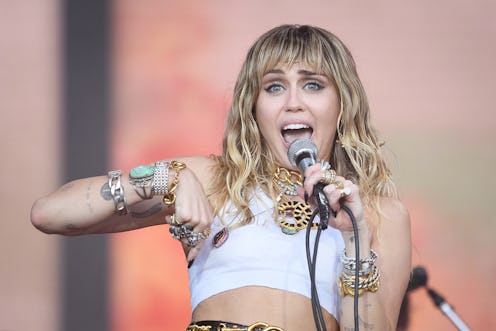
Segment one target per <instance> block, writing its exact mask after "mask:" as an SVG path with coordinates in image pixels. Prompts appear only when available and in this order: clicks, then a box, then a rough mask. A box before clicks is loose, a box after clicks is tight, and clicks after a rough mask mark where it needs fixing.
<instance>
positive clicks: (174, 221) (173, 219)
mask: <svg viewBox="0 0 496 331" xmlns="http://www.w3.org/2000/svg"><path fill="white" fill-rule="evenodd" d="M171 224H172V225H182V224H183V223H182V222H181V221H180V220H179V217H176V214H175V213H174V214H172V217H171Z"/></svg>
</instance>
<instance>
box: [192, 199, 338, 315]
mask: <svg viewBox="0 0 496 331" xmlns="http://www.w3.org/2000/svg"><path fill="white" fill-rule="evenodd" d="M257 194H258V198H252V199H251V201H250V209H251V211H252V213H253V215H254V216H255V218H254V220H253V222H252V223H250V224H248V225H243V226H241V227H238V228H236V229H234V230H233V231H231V232H230V233H229V238H228V239H227V241H226V242H224V244H223V245H222V246H220V247H218V248H215V247H214V246H213V244H212V238H213V236H214V235H215V234H216V233H217V232H218V231H220V230H221V229H222V228H223V224H222V223H221V221H220V219H219V218H218V217H216V218H215V219H214V222H213V224H212V232H211V234H210V236H209V238H207V239H206V240H205V243H204V244H203V246H202V247H201V249H200V252H199V254H198V256H197V257H196V259H195V261H194V263H193V264H192V265H191V267H190V268H189V269H188V272H189V287H190V291H191V306H192V309H193V310H194V309H195V307H196V306H197V305H198V304H199V303H200V302H202V301H203V300H205V299H207V298H209V297H210V296H213V295H215V294H218V293H220V292H223V291H227V290H231V289H235V288H239V287H243V286H266V287H271V288H275V289H280V290H285V291H290V292H295V293H299V294H302V295H304V296H306V297H308V298H310V297H311V292H310V277H309V273H308V265H307V258H306V251H305V232H306V230H305V229H304V230H302V231H300V232H298V233H296V234H294V235H286V234H284V233H282V231H281V228H280V226H279V224H277V223H276V222H275V221H274V217H273V215H274V213H273V203H272V200H271V199H270V198H269V197H267V195H266V194H265V193H264V192H262V191H261V190H258V191H257ZM233 212H234V211H233V210H232V209H231V210H228V209H224V211H223V213H222V215H223V219H224V224H229V222H231V221H232V218H230V217H229V214H233ZM317 217H318V216H317ZM232 224H233V223H232ZM315 234H316V231H315V230H312V231H311V236H310V243H311V247H312V248H313V243H314V240H315ZM343 248H344V242H343V239H342V237H341V234H340V233H339V231H338V230H336V229H334V228H332V227H328V228H327V229H326V230H323V231H322V233H321V236H320V243H319V248H318V257H317V267H316V280H317V282H316V283H317V293H318V295H319V300H320V304H321V306H322V307H323V308H324V309H325V310H327V311H328V312H329V313H331V314H332V315H333V316H334V317H335V318H336V320H338V321H339V316H338V311H339V304H340V298H339V295H338V288H337V275H339V272H340V263H339V255H340V254H341V252H342V251H343Z"/></svg>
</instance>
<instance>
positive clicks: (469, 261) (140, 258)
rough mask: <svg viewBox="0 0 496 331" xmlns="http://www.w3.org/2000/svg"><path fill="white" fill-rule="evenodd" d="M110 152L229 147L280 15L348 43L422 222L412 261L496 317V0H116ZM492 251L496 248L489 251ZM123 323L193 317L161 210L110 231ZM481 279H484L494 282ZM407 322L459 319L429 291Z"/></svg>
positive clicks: (478, 318)
mask: <svg viewBox="0 0 496 331" xmlns="http://www.w3.org/2000/svg"><path fill="white" fill-rule="evenodd" d="M113 4H114V9H113V21H114V38H113V42H114V45H113V54H114V55H113V64H114V78H113V86H114V87H115V90H114V107H115V109H114V115H113V121H112V123H113V130H112V151H113V158H112V160H113V161H112V162H113V166H112V168H121V169H125V170H129V169H131V168H132V167H134V166H135V165H138V164H144V163H149V162H153V161H155V160H158V159H162V158H167V157H173V156H178V155H192V154H210V153H219V152H220V145H221V137H222V133H223V128H224V121H225V114H226V112H227V108H228V106H229V101H230V98H231V92H232V88H233V85H234V81H235V78H236V76H237V72H238V70H239V68H240V65H241V62H242V60H243V57H244V54H245V53H246V51H247V49H248V47H249V46H250V44H251V42H253V41H254V40H255V39H256V38H257V37H258V36H259V35H260V34H261V33H263V32H265V31H266V30H267V29H269V28H271V27H273V26H276V25H279V24H282V23H299V24H312V25H320V26H323V27H325V28H328V29H329V30H331V31H333V32H335V33H336V34H337V35H338V36H340V37H341V38H342V39H343V40H344V41H345V42H346V43H347V44H348V45H349V47H350V49H351V51H352V53H353V54H354V56H355V59H356V61H357V64H358V69H359V72H360V75H361V77H362V80H363V82H364V84H365V87H366V90H367V91H368V94H369V98H370V103H371V107H372V112H373V119H374V121H375V123H376V126H377V127H378V128H379V129H380V131H381V132H382V133H383V136H384V138H385V139H386V142H387V143H388V147H389V148H390V149H391V150H392V151H393V155H394V156H393V157H392V158H391V159H392V162H393V171H394V173H395V174H396V178H397V182H398V184H399V187H400V191H401V193H402V197H403V200H404V201H405V202H406V204H407V205H408V207H409V209H410V211H411V216H412V226H413V229H412V230H413V240H414V256H413V258H414V265H417V264H422V265H424V266H426V268H427V270H428V272H429V285H430V286H431V287H433V288H435V289H437V290H438V291H439V292H440V293H441V294H443V295H444V296H446V298H447V299H448V301H449V302H450V303H452V304H453V305H454V306H455V307H456V309H457V311H458V313H459V314H460V316H462V318H463V319H464V320H465V321H466V322H467V323H468V324H469V325H470V326H471V327H473V328H474V329H484V330H489V329H494V328H495V327H496V322H495V320H494V318H492V315H491V314H492V308H494V303H493V300H492V297H491V296H490V293H491V292H492V293H494V286H493V285H492V284H493V282H492V280H493V279H494V278H495V276H496V262H495V259H494V258H493V257H492V254H493V253H494V251H495V247H496V246H495V245H494V243H493V240H492V233H494V230H495V225H494V224H495V222H492V221H493V220H494V216H493V214H492V212H491V210H490V209H491V208H490V207H491V206H493V205H494V202H495V201H494V194H493V193H492V187H494V185H495V184H496V181H495V176H494V175H493V174H492V173H493V170H492V169H491V168H489V167H490V165H491V164H494V162H495V161H496V155H495V152H494V148H493V147H492V146H491V145H492V142H493V141H494V138H495V135H496V134H495V130H494V129H495V128H496V124H495V123H496V121H495V115H494V114H495V112H494V111H493V107H494V106H493V104H492V103H491V101H492V100H491V97H492V94H494V86H495V83H496V81H495V78H494V77H496V72H495V71H496V70H495V66H494V65H493V60H494V59H495V58H496V46H495V44H494V40H495V39H494V37H495V31H496V25H495V22H496V19H495V17H494V16H495V13H496V6H495V5H494V4H492V3H490V2H486V1H475V2H472V3H471V5H470V6H468V5H466V4H465V2H463V1H447V0H444V1H438V2H436V4H433V3H431V2H428V1H421V2H415V3H396V2H393V1H381V2H374V4H369V3H361V4H356V3H355V4H354V3H333V2H332V1H317V0H312V1H305V2H302V1H282V0H276V1H249V2H242V3H236V2H234V1H227V0H225V1H216V2H201V1H172V0H171V1H159V0H146V1H139V2H138V1H133V0H115V1H113ZM490 256H491V257H490ZM111 270H112V274H111V284H112V288H111V298H112V329H113V330H114V331H135V330H149V331H155V330H156V331H158V330H160V331H163V330H173V331H174V330H184V327H185V326H186V325H187V324H188V322H189V318H190V313H191V311H190V308H189V294H188V287H187V273H186V261H185V259H184V257H183V255H182V252H181V250H180V247H179V245H178V243H177V242H175V241H174V240H172V239H171V238H170V236H169V234H168V229H167V227H166V226H159V227H153V228H149V229H143V230H139V231H135V232H131V233H123V234H116V235H112V266H111ZM484 286H487V287H489V290H488V289H487V288H485V287H484ZM411 299H412V302H411V313H410V322H411V323H410V325H411V326H410V330H451V329H453V330H454V327H453V326H451V323H450V322H449V321H448V320H447V319H446V318H445V317H444V316H442V314H441V312H439V311H438V310H436V309H435V308H434V306H433V305H432V303H431V302H430V301H429V300H428V299H427V296H426V294H425V292H424V291H423V290H421V289H419V290H416V291H415V292H413V293H412V295H411Z"/></svg>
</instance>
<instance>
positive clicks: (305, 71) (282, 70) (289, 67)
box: [263, 62, 327, 77]
mask: <svg viewBox="0 0 496 331" xmlns="http://www.w3.org/2000/svg"><path fill="white" fill-rule="evenodd" d="M288 73H296V74H298V75H303V76H325V77H327V75H325V74H324V73H323V72H322V70H319V69H317V68H315V66H312V65H309V64H306V63H302V62H296V63H293V64H289V63H277V64H276V65H274V66H273V67H272V68H267V70H265V73H264V74H263V76H264V77H265V76H267V75H272V74H280V75H284V74H288Z"/></svg>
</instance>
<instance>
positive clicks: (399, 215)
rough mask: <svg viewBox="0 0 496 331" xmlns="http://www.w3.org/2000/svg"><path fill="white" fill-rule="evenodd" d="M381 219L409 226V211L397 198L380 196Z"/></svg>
mask: <svg viewBox="0 0 496 331" xmlns="http://www.w3.org/2000/svg"><path fill="white" fill-rule="evenodd" d="M380 208H381V214H382V217H381V218H382V221H384V222H386V223H391V222H392V223H396V225H397V226H401V225H403V226H410V213H409V212H408V209H407V207H406V206H405V204H404V203H403V202H402V201H401V200H400V199H398V198H382V199H381V200H380Z"/></svg>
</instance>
